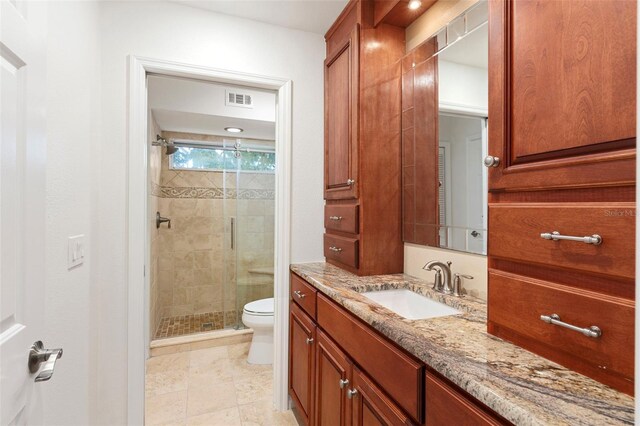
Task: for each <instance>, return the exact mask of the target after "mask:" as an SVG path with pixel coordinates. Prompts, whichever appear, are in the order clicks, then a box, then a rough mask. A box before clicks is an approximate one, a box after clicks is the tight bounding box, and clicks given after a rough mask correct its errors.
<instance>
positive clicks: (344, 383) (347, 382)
mask: <svg viewBox="0 0 640 426" xmlns="http://www.w3.org/2000/svg"><path fill="white" fill-rule="evenodd" d="M338 383H339V384H340V389H344V387H345V386H347V385H348V384H349V380H347V379H340V381H339V382H338Z"/></svg>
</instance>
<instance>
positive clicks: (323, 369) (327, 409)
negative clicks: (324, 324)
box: [315, 331, 352, 426]
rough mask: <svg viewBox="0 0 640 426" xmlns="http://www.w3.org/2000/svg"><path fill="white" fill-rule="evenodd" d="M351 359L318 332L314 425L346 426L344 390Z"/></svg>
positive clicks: (347, 383) (347, 421)
mask: <svg viewBox="0 0 640 426" xmlns="http://www.w3.org/2000/svg"><path fill="white" fill-rule="evenodd" d="M351 380H352V378H351V361H350V360H349V358H348V357H347V356H346V355H345V354H344V352H342V351H341V350H340V349H339V348H338V347H337V346H336V345H335V344H334V343H333V342H332V341H331V340H330V339H329V338H328V337H327V335H326V334H324V333H323V332H322V331H318V344H317V346H316V401H315V407H316V409H315V411H316V423H315V424H316V426H320V425H324V426H346V425H348V424H349V419H350V416H349V414H350V410H349V408H350V406H349V405H348V404H347V398H346V390H347V389H349V386H350V384H351Z"/></svg>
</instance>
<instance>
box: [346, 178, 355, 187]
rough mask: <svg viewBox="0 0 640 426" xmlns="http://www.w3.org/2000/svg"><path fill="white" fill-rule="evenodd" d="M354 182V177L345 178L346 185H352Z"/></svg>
mask: <svg viewBox="0 0 640 426" xmlns="http://www.w3.org/2000/svg"><path fill="white" fill-rule="evenodd" d="M354 183H356V181H355V179H347V185H349V186H352V185H353V184H354Z"/></svg>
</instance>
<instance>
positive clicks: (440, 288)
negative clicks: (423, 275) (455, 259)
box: [422, 260, 453, 294]
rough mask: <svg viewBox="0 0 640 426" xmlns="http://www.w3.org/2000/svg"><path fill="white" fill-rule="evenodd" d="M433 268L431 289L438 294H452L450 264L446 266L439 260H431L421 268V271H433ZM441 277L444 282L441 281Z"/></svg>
mask: <svg viewBox="0 0 640 426" xmlns="http://www.w3.org/2000/svg"><path fill="white" fill-rule="evenodd" d="M434 267H437V268H439V269H436V270H435V271H436V277H435V280H434V282H433V289H434V290H435V291H437V292H439V293H444V294H451V293H452V292H453V290H452V288H451V262H447V263H446V264H444V263H442V262H440V261H439V260H432V261H431V262H429V263H427V264H426V265H424V266H423V267H422V269H424V270H426V271H433V270H434V269H433V268H434ZM442 275H444V281H443V279H442Z"/></svg>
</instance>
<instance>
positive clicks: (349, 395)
mask: <svg viewBox="0 0 640 426" xmlns="http://www.w3.org/2000/svg"><path fill="white" fill-rule="evenodd" d="M357 394H358V389H347V398H349V399H353V397H354V396H356V395H357Z"/></svg>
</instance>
